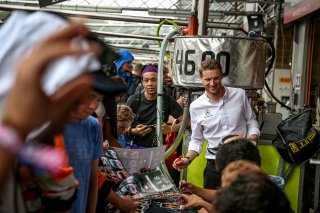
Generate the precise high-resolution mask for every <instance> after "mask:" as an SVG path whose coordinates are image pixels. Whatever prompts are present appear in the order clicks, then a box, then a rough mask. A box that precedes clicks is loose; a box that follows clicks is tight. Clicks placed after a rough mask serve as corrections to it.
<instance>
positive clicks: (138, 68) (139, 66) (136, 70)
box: [132, 63, 143, 77]
mask: <svg viewBox="0 0 320 213" xmlns="http://www.w3.org/2000/svg"><path fill="white" fill-rule="evenodd" d="M142 67H143V64H142V63H137V64H136V65H135V66H134V68H133V72H132V73H133V74H134V75H136V76H138V77H141V70H142Z"/></svg>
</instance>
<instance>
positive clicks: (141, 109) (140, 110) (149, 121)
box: [127, 93, 183, 147]
mask: <svg viewBox="0 0 320 213" xmlns="http://www.w3.org/2000/svg"><path fill="white" fill-rule="evenodd" d="M139 98H140V101H139ZM127 105H128V106H129V107H130V108H131V109H132V111H133V112H134V113H135V114H136V117H135V120H134V121H133V123H132V127H133V128H134V127H136V126H137V125H138V124H144V125H154V124H157V99H155V100H152V101H150V100H147V99H146V98H145V96H144V93H139V94H135V95H133V96H131V97H130V98H129V99H128V101H127ZM182 114H183V110H182V108H181V107H180V105H179V104H178V103H177V102H176V100H174V99H173V98H172V97H171V96H169V95H167V94H164V95H163V114H162V115H163V121H164V122H167V121H168V118H169V115H171V116H173V117H174V118H176V119H177V118H179V117H180V116H182ZM133 142H134V143H135V144H136V145H138V146H143V147H153V146H157V140H156V130H155V129H154V130H152V131H151V132H150V133H148V134H147V135H145V136H143V137H140V136H135V137H134V138H133Z"/></svg>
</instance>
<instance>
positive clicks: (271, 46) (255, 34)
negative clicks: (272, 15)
mask: <svg viewBox="0 0 320 213" xmlns="http://www.w3.org/2000/svg"><path fill="white" fill-rule="evenodd" d="M247 34H248V37H249V38H252V37H253V36H256V37H258V38H261V39H263V40H265V41H266V42H267V44H268V46H269V47H270V49H271V59H270V62H269V66H268V68H267V71H266V72H265V77H267V76H268V74H269V73H270V71H271V69H272V66H273V63H274V61H275V58H276V49H275V47H274V45H273V43H272V42H271V39H270V38H267V37H265V36H262V35H259V34H257V33H255V32H253V31H250V32H248V33H247ZM264 84H265V87H266V89H267V92H268V93H269V95H271V97H272V98H274V100H275V101H276V102H278V103H279V104H280V105H281V106H282V107H285V108H286V109H288V110H290V111H295V110H294V109H292V108H291V107H288V106H287V105H286V104H285V103H283V102H282V101H280V100H279V99H278V98H277V97H276V96H275V95H274V94H273V92H272V91H271V89H270V87H269V85H268V82H267V81H266V80H265V81H264Z"/></svg>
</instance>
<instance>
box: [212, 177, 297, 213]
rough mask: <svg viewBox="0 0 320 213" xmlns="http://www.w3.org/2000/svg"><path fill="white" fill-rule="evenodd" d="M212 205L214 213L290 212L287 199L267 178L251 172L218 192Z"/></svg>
mask: <svg viewBox="0 0 320 213" xmlns="http://www.w3.org/2000/svg"><path fill="white" fill-rule="evenodd" d="M213 205H214V208H215V211H216V213H270V212H272V213H278V212H279V213H291V212H292V210H291V208H290V203H289V200H288V198H287V197H286V195H285V194H284V192H283V191H282V190H281V189H280V188H279V187H278V186H277V185H275V184H274V183H273V182H272V181H271V179H270V178H269V176H268V175H266V174H264V173H262V172H253V171H252V172H250V173H246V174H241V175H239V176H238V177H237V178H236V179H235V180H234V181H233V182H232V183H231V184H230V185H229V186H227V187H223V188H221V189H220V190H218V192H217V196H216V197H215V199H214V200H213Z"/></svg>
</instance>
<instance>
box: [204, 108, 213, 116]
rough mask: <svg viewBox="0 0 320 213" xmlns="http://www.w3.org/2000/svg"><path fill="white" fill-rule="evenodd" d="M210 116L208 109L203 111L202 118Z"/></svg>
mask: <svg viewBox="0 0 320 213" xmlns="http://www.w3.org/2000/svg"><path fill="white" fill-rule="evenodd" d="M211 116H212V114H210V109H205V110H204V118H209V117H211Z"/></svg>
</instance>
